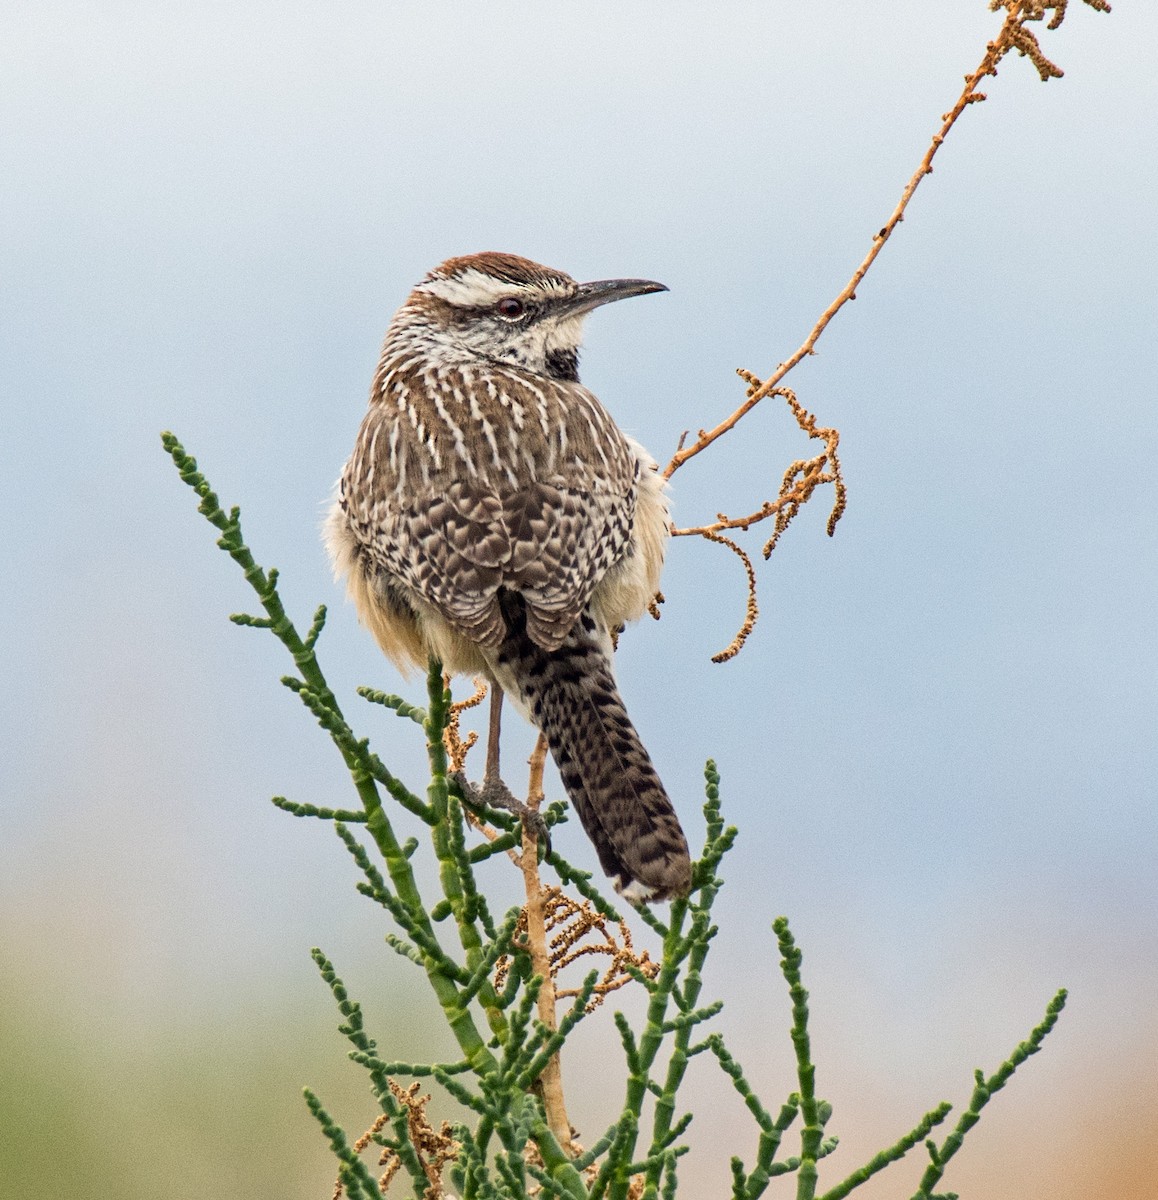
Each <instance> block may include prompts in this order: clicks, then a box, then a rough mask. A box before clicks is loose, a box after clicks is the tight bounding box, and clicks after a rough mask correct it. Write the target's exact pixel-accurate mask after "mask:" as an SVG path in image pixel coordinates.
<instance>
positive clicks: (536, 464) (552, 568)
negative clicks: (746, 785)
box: [326, 253, 691, 900]
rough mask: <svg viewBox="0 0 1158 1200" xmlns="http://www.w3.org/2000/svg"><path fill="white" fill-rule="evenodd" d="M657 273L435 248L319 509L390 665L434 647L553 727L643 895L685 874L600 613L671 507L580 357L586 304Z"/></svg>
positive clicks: (644, 578) (651, 579) (659, 544)
mask: <svg viewBox="0 0 1158 1200" xmlns="http://www.w3.org/2000/svg"><path fill="white" fill-rule="evenodd" d="M666 290H667V289H666V288H665V287H664V286H663V285H662V284H659V283H652V282H650V281H648V280H642V279H611V280H604V281H601V282H598V283H582V284H580V283H576V282H575V280H573V279H572V278H571V277H570V276H569V275H565V274H563V273H562V272H561V271H554V270H551V269H550V268H548V267H543V266H540V265H539V264H538V263H533V262H530V261H529V260H528V259H525V258H519V257H517V256H515V255H512V254H496V253H486V254H473V255H469V256H467V257H463V258H452V259H449V260H448V261H447V262H444V263H443V264H442V265H441V266H440V267H436V268H435V269H434V270H433V271H431V272H430V274H429V275H427V277H426V278H425V279H424V280H423V281H422V282H421V283H420V284H418V286H417V287H415V289H414V290H413V291H412V292H411V293H410V296H409V298H408V299H407V301H406V303H405V304H403V306H402V307H401V308H400V309H399V310H398V312H397V314H396V315H395V317H394V319H393V320H392V321H391V323H390V327H389V329H388V330H387V333H386V340H385V343H384V344H383V347H382V357H381V360H380V362H379V364H378V370H377V372H376V374H375V376H374V383H373V387H372V389H371V392H370V409H369V412H368V413H367V414H366V417H365V419H364V420H363V422H362V427H361V429H360V431H359V433H358V440H357V442H356V443H355V446H354V452H353V454H352V455H351V457H350V460H349V462H348V463H347V464H346V466H345V469H344V471H343V473H342V477H341V481H340V483H339V485H338V492H337V499H336V502H335V503H334V506H333V508H332V510H331V512H330V515H329V519H328V522H327V527H326V540H327V544H328V546H329V550H330V554H331V556H332V558H333V561H334V567H335V571H336V573H337V575H338V576H339V578H340V577H342V576H345V578H346V586H347V589H348V591H349V594H350V597H351V598H352V599H353V601H354V603H355V605H356V606H357V610H358V615H359V617H360V619H361V621H362V622H363V624H365V625H366V626H367V627H368V628H369V629H370V631H371V632H372V633H373V635H374V637H375V638H376V639H377V641H378V644H379V645H380V646H381V648H382V650H383V651H384V652H385V653H386V655H387V656H388V657H389V658H390V659H391V660H392V661H393V662H394V663H395V664H396V665H397V666H398V667H399V668H401V669H402V670H406V669H407V668H408V667H410V666H413V665H419V666H424V665H425V664H426V662H427V659H428V657H429V656H430V655H434V656H436V657H437V658H439V659H440V660H441V661H442V664H443V666H444V668H445V669H446V670H447V671H450V672H452V673H458V672H463V673H473V674H479V673H482V674H485V675H486V676H487V677H488V678H489V679H490V680H491V681H492V682H493V683H494V684H497V685H498V687H499V688H501V689H502V692H503V693H505V694H506V695H507V696H509V697H510V698H511V700H512V701H513V702H514V704H515V705H516V706H517V707H518V708H519V710H520V711H521V712H522V713H523V715H524V716H526V717H527V718H528V719H529V720H530V721H531V722H532V723H533V724H534V725H536V726H537V727H538V728H539V729H540V730H541V731H542V732H543V734H544V735H545V736H546V739H547V744H548V746H549V747H550V750H551V754H552V756H553V757H554V760H555V763H556V765H557V766H558V768H559V772H560V775H561V776H562V779H563V785H564V787H565V788H566V790H567V793H568V795H569V796H570V798H571V802H572V804H573V805H574V807H575V810H576V812H577V813H578V814H579V819H580V820H581V821H582V823H583V827H584V829H585V830H586V831H587V834H588V836H589V837H590V838H591V841H592V843H593V844H594V846H595V850H596V853H597V854H598V856H599V861H600V863H601V864H602V866H603V869H604V870H605V871H606V872H607V874H608V875H609V876H610V877H611V878H612V880H613V881H614V883H615V886H616V888H617V889H618V890H620V891H622V892H624V894H625V895H626V896H627V897H628V898H629V899H633V900H634V899H669V898H671V897H673V896H679V895H683V894H685V893H686V892H687V891H688V888H689V887H690V884H691V862H690V859H689V857H688V846H687V841H686V839H685V838H684V835H683V831H682V830H681V828H680V824H679V821H678V819H677V817H676V814H675V811H674V809H673V808H672V804H671V801H670V800H669V799H668V797H667V793H666V792H665V791H664V788H663V784H662V783H661V782H660V780H659V776H658V775H657V774H656V771H655V768H654V767H653V766H652V763H651V759H650V758H649V757H648V754H647V751H646V750H645V749H644V747H643V744H642V743H641V741H640V740H639V735H638V734H637V733H636V731H635V728H634V727H633V725H632V724H631V721H630V720H629V719H628V716H627V712H626V711H625V709H624V706H623V701H622V700H621V699H620V696H619V692H618V691H617V689H616V686H615V680H614V677H613V674H612V663H611V655H612V644H611V641H612V632H613V631H615V630H618V629H619V628H620V627H621V626H622V625H623V624H624V623H625V622H627V621H632V620H635V619H636V618H638V617H639V616H641V615H642V613H643V612H644V611H645V609H646V608H647V606H648V604H649V602H650V601H651V599H652V597H653V596H654V594H655V592H656V589H657V587H658V583H659V574H660V569H661V567H662V565H663V555H664V549H665V546H666V543H667V539H668V536H669V521H668V510H667V502H666V499H665V497H664V484H663V481H662V479H661V477H660V475H659V473H658V469H657V467H656V463H655V461H654V460H653V459H652V457H651V456H650V455H649V454H648V453H647V451H646V450H644V449H643V447H642V446H640V445H638V444H637V443H636V442H635V441H633V440H632V439H631V438H629V437H628V436H626V435H625V434H624V433H623V432H622V431H621V430H620V429H619V428H618V426H617V425H616V424H615V422H614V421H613V420H612V419H611V417H610V416H609V415H608V413H607V411H606V410H605V409H604V408H603V406H602V405H601V404H600V403H599V401H598V400H597V399H596V398H595V397H594V396H593V395H592V394H591V392H589V391H588V390H587V389H586V388H585V387H583V386H582V384H580V382H579V372H578V359H579V342H580V336H581V333H582V325H583V318H584V317H585V316H586V315H587V314H588V313H589V312H590V311H591V310H592V309H594V308H596V307H598V306H599V305H601V304H606V303H608V302H609V301H612V300H622V299H625V298H626V297H629V296H640V295H644V294H645V293H648V292H660V291H666ZM495 711H496V719H497V710H495ZM492 730H493V732H494V733H495V737H494V744H495V745H496V747H497V726H492Z"/></svg>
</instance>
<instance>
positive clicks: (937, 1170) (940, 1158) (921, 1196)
mask: <svg viewBox="0 0 1158 1200" xmlns="http://www.w3.org/2000/svg"><path fill="white" fill-rule="evenodd" d="M1067 994H1068V993H1067V992H1066V989H1065V988H1062V989H1061V990H1060V991H1059V992H1058V993H1057V994H1056V995H1055V996H1054V998H1053V999H1052V1000H1051V1001H1050V1002H1049V1004H1048V1005H1047V1006H1046V1010H1045V1017H1044V1019H1043V1020H1042V1022H1041V1024H1040V1025H1038V1026H1037V1027H1036V1028H1035V1029H1034V1030H1033V1032H1032V1033H1030V1035H1029V1037H1028V1038H1027V1039H1026V1040H1025V1041H1024V1042H1019V1043H1018V1044H1017V1045H1016V1046H1015V1047H1014V1049H1013V1053H1012V1054H1011V1055H1010V1056H1009V1057H1008V1058H1007V1059H1006V1060H1005V1061H1004V1062H1003V1063H1002V1064H1001V1066H1000V1067H998V1068H997V1070H996V1071H995V1072H994V1073H993V1074H992V1075H990V1076H989V1077H988V1078H986V1077H985V1075H984V1073H983V1072H982V1071H977V1072H976V1075H975V1076H974V1087H973V1094H972V1096H971V1097H970V1099H969V1107H968V1108H967V1109H966V1110H965V1111H964V1112H963V1113H962V1114H961V1117H960V1118H959V1120H958V1121H957V1124H956V1125H955V1126H954V1127H953V1130H952V1131H951V1132H950V1133H949V1135H948V1137H946V1138H945V1140H944V1141H943V1142H942V1143H941V1145H940V1146H937V1145H935V1144H934V1143H933V1142H932V1141H930V1142H927V1143H926V1146H927V1148H928V1151H929V1157H930V1159H931V1160H932V1161H931V1162H930V1163H929V1165H928V1167H926V1168H925V1173H924V1175H923V1176H922V1177H921V1183H920V1186H919V1187H918V1188H917V1190H916V1191H915V1192H914V1193H913V1200H933V1195H932V1189H933V1188H934V1187H936V1186H937V1184H938V1183H939V1182H940V1180H941V1176H942V1175H944V1173H945V1167H946V1166H947V1165H948V1163H949V1160H950V1159H951V1158H952V1157H953V1155H954V1154H956V1153H957V1151H958V1150H960V1149H961V1143H962V1141H964V1139H965V1135H966V1134H967V1133H968V1132H969V1130H970V1129H972V1128H973V1126H974V1125H976V1124H977V1122H978V1121H979V1120H981V1110H982V1109H983V1108H984V1107H985V1106H986V1105H987V1104H988V1103H989V1101H990V1100H991V1099H992V1098H993V1094H994V1093H995V1092H998V1091H1000V1090H1001V1089H1002V1088H1003V1087H1004V1086H1005V1085H1006V1084H1007V1083H1008V1082H1009V1080H1010V1079H1011V1078H1012V1076H1013V1073H1014V1071H1016V1070H1017V1068H1018V1067H1020V1066H1021V1064H1022V1063H1023V1062H1025V1060H1026V1059H1027V1058H1029V1056H1030V1055H1031V1054H1036V1053H1037V1052H1038V1051H1039V1050H1040V1049H1041V1044H1042V1042H1043V1041H1045V1038H1046V1036H1047V1035H1048V1034H1049V1032H1050V1030H1051V1029H1053V1027H1054V1026H1055V1025H1056V1024H1057V1019H1058V1017H1060V1016H1061V1013H1062V1009H1064V1008H1065V1006H1066V996H1067ZM946 1111H947V1110H946Z"/></svg>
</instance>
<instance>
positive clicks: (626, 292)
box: [559, 279, 667, 317]
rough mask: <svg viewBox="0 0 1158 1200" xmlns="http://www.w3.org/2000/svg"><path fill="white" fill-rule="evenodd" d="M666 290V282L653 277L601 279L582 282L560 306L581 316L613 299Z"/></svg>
mask: <svg viewBox="0 0 1158 1200" xmlns="http://www.w3.org/2000/svg"><path fill="white" fill-rule="evenodd" d="M666 291H667V287H666V286H665V285H664V284H662V283H656V282H655V280H653V279H599V280H596V281H595V282H594V283H581V284H580V285H579V290H578V291H577V292H576V293H575V295H574V296H572V297H570V299H567V300H563V301H560V303H559V308H560V309H562V311H563V312H565V313H567V315H568V316H574V317H579V316H582V315H583V314H584V313H589V312H590V311H591V310H592V309H593V308H598V307H599V306H600V305H601V304H610V303H611V302H612V301H613V300H627V299H629V298H630V297H632V296H646V295H648V294H650V293H651V292H666Z"/></svg>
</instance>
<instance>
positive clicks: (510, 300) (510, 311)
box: [495, 296, 527, 321]
mask: <svg viewBox="0 0 1158 1200" xmlns="http://www.w3.org/2000/svg"><path fill="white" fill-rule="evenodd" d="M495 311H496V312H497V313H498V314H499V316H500V317H506V318H507V319H508V320H510V321H513V320H515V319H516V318H518V317H521V316H522V315H523V313H525V312H526V311H527V306H526V305H525V304H524V303H523V302H522V301H521V300H519V299H517V298H516V297H515V296H504V297H503V299H502V300H500V301H499V302H498V303H497V304H496V305H495Z"/></svg>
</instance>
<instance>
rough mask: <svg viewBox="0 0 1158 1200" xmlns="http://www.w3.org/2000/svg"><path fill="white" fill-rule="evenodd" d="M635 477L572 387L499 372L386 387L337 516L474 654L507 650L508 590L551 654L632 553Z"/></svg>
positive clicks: (628, 452)
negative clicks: (482, 649) (474, 646)
mask: <svg viewBox="0 0 1158 1200" xmlns="http://www.w3.org/2000/svg"><path fill="white" fill-rule="evenodd" d="M480 400H481V401H482V403H480ZM639 470H640V467H639V461H638V459H637V457H636V455H635V454H634V453H633V451H632V449H631V447H630V445H629V443H628V442H627V439H626V438H625V437H624V436H623V434H622V433H621V432H620V430H619V429H618V427H617V426H616V425H615V423H614V422H613V421H612V420H611V418H610V416H609V415H608V414H607V413H606V411H605V410H604V409H603V407H602V406H601V405H600V404H599V402H598V400H596V399H595V397H594V396H593V395H592V394H591V393H590V392H588V391H587V390H586V389H585V388H583V387H581V386H580V385H578V384H574V383H567V382H563V381H555V380H548V379H543V378H542V377H538V376H534V377H529V376H527V375H526V374H523V373H519V372H516V371H513V370H511V371H507V370H503V369H498V368H495V369H493V370H488V371H487V372H486V374H485V375H484V374H482V373H481V372H472V371H469V370H466V371H460V372H459V373H458V374H457V375H454V374H451V373H449V372H445V371H444V372H443V374H442V376H441V377H439V378H438V379H437V380H432V379H430V377H429V376H423V377H414V376H410V377H405V376H403V377H402V378H400V379H399V378H396V379H394V380H393V381H392V380H391V377H390V376H389V375H387V376H386V378H385V380H384V385H383V387H382V389H381V391H380V392H379V393H378V396H377V397H376V402H375V403H372V404H371V407H370V411H369V412H368V413H367V415H366V419H365V421H364V422H363V425H362V429H361V432H360V434H359V438H358V443H357V446H356V448H355V452H354V454H353V456H352V457H351V459H350V462H349V463H348V464H347V467H346V472H345V474H344V476H343V479H342V485H341V503H342V504H343V506H344V508H345V510H346V513H347V517H348V520H349V522H350V527H351V529H352V530H353V532H354V535H355V537H356V538H357V539H358V541H359V542H360V543H361V544H362V545H363V546H364V547H365V548H366V550H367V552H368V553H369V555H370V557H371V559H372V560H373V561H374V562H375V563H376V565H378V566H379V567H380V568H384V569H385V570H386V571H388V572H389V573H390V574H391V575H393V576H394V577H395V578H396V579H397V580H398V581H400V582H401V583H403V584H404V585H405V586H406V587H407V588H409V589H411V590H412V591H413V592H415V593H417V594H418V596H419V597H421V598H422V599H423V600H425V601H426V602H427V603H429V604H431V605H432V606H433V607H434V608H435V609H437V610H438V611H439V612H440V613H442V614H443V615H444V616H445V617H446V618H447V620H449V621H451V622H452V623H453V624H454V625H455V626H456V627H458V628H459V629H460V630H461V631H462V632H463V633H464V634H466V636H468V637H469V638H470V639H471V640H472V641H476V642H479V643H481V644H483V645H492V646H493V645H497V643H498V642H499V641H500V640H501V639H502V637H503V634H504V632H505V629H506V623H505V621H504V620H503V617H502V614H501V612H500V610H499V606H498V604H497V603H496V595H497V593H498V590H499V588H505V589H507V590H508V591H511V592H514V593H516V594H518V595H520V596H522V597H523V600H524V601H525V603H526V608H527V632H528V634H529V635H530V636H531V638H532V639H533V640H534V641H535V642H536V643H537V644H539V645H541V646H542V647H543V648H544V649H547V650H552V649H555V648H556V647H557V646H558V645H559V644H560V643H561V642H562V641H563V639H564V638H565V637H566V636H567V633H568V631H569V630H570V629H571V627H572V626H573V625H574V623H575V622H576V620H578V618H579V615H580V614H581V613H582V612H583V610H584V609H585V608H586V607H587V604H588V602H589V601H590V598H591V593H592V591H593V590H594V588H595V585H596V584H597V583H598V582H599V580H600V579H601V578H602V577H603V575H604V574H605V573H606V571H607V570H608V569H609V568H610V567H611V566H612V565H613V564H614V563H615V562H616V561H618V559H619V558H620V557H622V555H623V554H624V553H626V552H627V551H628V548H629V546H630V544H631V524H632V520H633V519H634V515H635V503H636V493H637V487H638V478H639Z"/></svg>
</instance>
